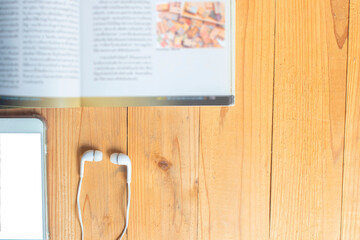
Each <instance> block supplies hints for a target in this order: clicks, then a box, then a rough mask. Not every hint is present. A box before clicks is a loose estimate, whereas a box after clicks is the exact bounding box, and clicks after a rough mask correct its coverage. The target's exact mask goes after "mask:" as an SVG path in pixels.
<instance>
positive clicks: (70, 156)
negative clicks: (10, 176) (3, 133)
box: [0, 108, 127, 239]
mask: <svg viewBox="0 0 360 240" xmlns="http://www.w3.org/2000/svg"><path fill="white" fill-rule="evenodd" d="M34 112H35V113H38V114H40V115H42V116H43V117H45V119H46V121H47V125H48V134H47V135H48V196H49V222H50V235H51V239H80V238H81V237H80V225H79V220H78V215H77V206H76V194H77V188H78V181H79V168H80V166H79V165H80V158H81V155H82V153H83V152H84V151H85V150H88V149H94V148H95V149H99V150H102V151H103V152H104V159H103V162H100V163H97V164H91V163H88V164H87V165H86V166H85V178H84V181H83V187H82V194H81V205H82V209H83V220H84V227H85V233H86V238H85V239H115V238H116V237H118V236H119V235H120V233H121V231H122V228H123V225H124V214H125V207H124V206H125V201H126V199H125V197H124V196H125V194H126V191H125V190H126V188H125V187H126V180H125V177H124V176H121V175H119V174H120V173H119V172H118V167H117V166H116V165H113V164H111V163H110V161H109V155H110V153H111V152H115V151H122V152H126V148H127V110H126V108H83V109H81V108H76V109H42V110H40V109H37V110H33V109H28V110H24V109H17V110H1V111H0V114H1V115H6V114H31V113H34Z"/></svg>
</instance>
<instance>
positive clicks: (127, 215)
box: [119, 182, 131, 240]
mask: <svg viewBox="0 0 360 240" xmlns="http://www.w3.org/2000/svg"><path fill="white" fill-rule="evenodd" d="M127 189H128V196H127V206H126V222H125V227H124V230H123V232H122V233H121V236H120V238H119V240H121V239H122V237H123V236H124V235H125V233H126V230H127V228H128V225H129V210H130V200H131V189H130V183H129V182H128V183H127Z"/></svg>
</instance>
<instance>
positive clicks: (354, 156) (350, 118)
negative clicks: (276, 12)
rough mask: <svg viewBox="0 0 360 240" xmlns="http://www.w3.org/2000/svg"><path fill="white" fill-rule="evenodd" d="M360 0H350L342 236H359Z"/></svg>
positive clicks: (343, 237) (357, 237)
mask: <svg viewBox="0 0 360 240" xmlns="http://www.w3.org/2000/svg"><path fill="white" fill-rule="evenodd" d="M359 25H360V0H352V1H350V30H349V53H348V84H347V110H346V125H345V126H346V129H345V158H344V182H343V207H342V210H343V211H342V231H341V233H342V234H341V239H344V240H345V239H351V240H352V239H360V190H359V187H360V127H359V122H360V28H359Z"/></svg>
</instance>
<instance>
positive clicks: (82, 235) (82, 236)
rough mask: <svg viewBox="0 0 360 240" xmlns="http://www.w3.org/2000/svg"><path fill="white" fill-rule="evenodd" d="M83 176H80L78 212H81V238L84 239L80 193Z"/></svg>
mask: <svg viewBox="0 0 360 240" xmlns="http://www.w3.org/2000/svg"><path fill="white" fill-rule="evenodd" d="M82 180H83V178H82V177H80V181H79V188H78V193H77V205H78V212H79V221H80V227H81V240H84V225H83V221H82V218H81V207H80V193H81V184H82Z"/></svg>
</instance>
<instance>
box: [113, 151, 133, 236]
mask: <svg viewBox="0 0 360 240" xmlns="http://www.w3.org/2000/svg"><path fill="white" fill-rule="evenodd" d="M110 161H111V162H112V163H114V164H116V165H122V166H126V182H127V186H128V201H127V207H126V222H125V227H124V230H123V232H122V233H121V235H120V238H119V240H121V239H122V237H123V236H124V235H125V233H126V230H127V228H128V225H129V209H130V199H131V190H130V183H131V161H130V158H129V156H128V155H125V154H122V153H113V154H111V156H110Z"/></svg>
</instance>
